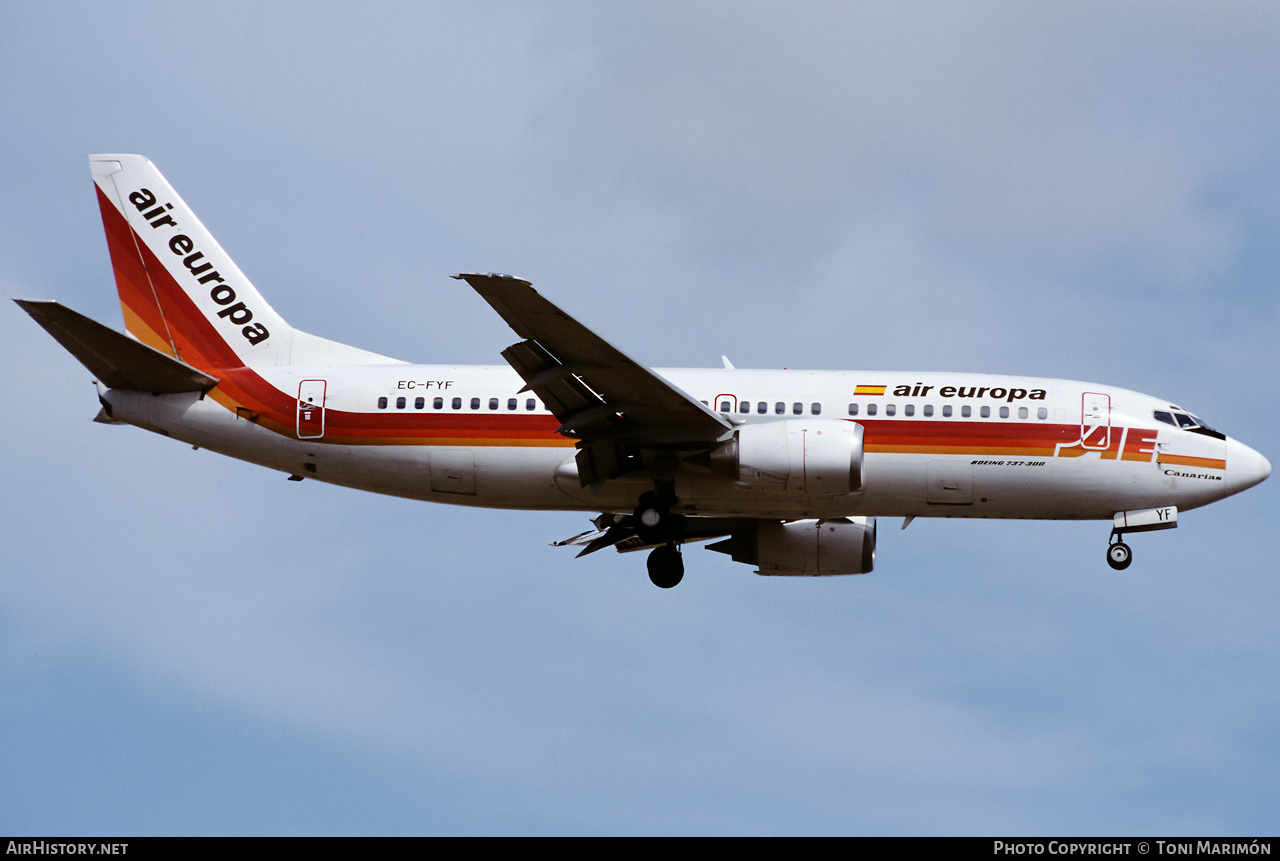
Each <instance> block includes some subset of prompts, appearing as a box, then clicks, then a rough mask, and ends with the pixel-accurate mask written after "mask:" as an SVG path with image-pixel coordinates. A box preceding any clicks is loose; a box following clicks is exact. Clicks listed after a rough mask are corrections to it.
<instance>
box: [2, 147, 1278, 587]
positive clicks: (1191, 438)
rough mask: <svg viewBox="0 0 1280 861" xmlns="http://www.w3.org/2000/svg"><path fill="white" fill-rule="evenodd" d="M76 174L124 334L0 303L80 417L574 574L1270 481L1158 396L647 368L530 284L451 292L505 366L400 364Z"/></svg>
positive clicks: (827, 564) (1125, 528)
mask: <svg viewBox="0 0 1280 861" xmlns="http://www.w3.org/2000/svg"><path fill="white" fill-rule="evenodd" d="M90 165H91V168H92V174H93V179H94V183H95V186H96V189H97V198H98V204H99V207H100V209H101V213H102V219H103V224H104V228H105V231H106V237H107V246H108V249H109V252H110V257H111V265H112V268H113V270H114V274H115V280H116V287H117V290H118V292H119V297H120V304H121V308H122V310H123V314H124V322H125V330H126V331H127V333H128V334H127V335H126V334H122V333H120V332H118V331H116V330H114V329H112V328H109V327H108V326H105V325H103V324H101V323H98V322H96V321H94V320H92V319H90V318H88V317H85V316H83V315H81V314H78V313H77V312H75V311H72V310H71V309H69V308H67V307H65V306H62V305H59V304H58V303H56V302H49V301H33V300H15V301H17V302H18V304H19V305H20V306H21V307H22V308H23V309H24V310H25V311H26V312H27V313H28V314H30V315H31V316H32V317H33V318H34V319H35V320H36V322H38V323H39V324H40V325H41V326H43V327H44V328H45V329H46V330H47V331H48V332H49V333H50V334H51V335H52V336H53V337H54V338H55V339H57V340H58V342H59V343H61V344H62V346H63V347H65V348H66V349H67V350H68V351H69V352H70V353H71V354H72V355H73V356H74V357H75V358H76V359H78V360H79V361H80V362H81V363H82V364H83V365H84V366H85V367H86V368H87V369H88V370H89V371H90V372H91V373H92V374H93V375H94V377H95V385H96V387H97V392H98V401H99V403H100V405H101V409H100V411H99V413H98V415H97V418H96V421H99V422H104V423H107V424H130V425H134V426H136V427H140V428H142V429H144V430H149V431H152V432H154V433H158V434H160V435H162V436H168V437H172V438H174V439H177V440H181V441H183V442H185V443H187V444H190V445H192V446H194V447H196V448H206V449H210V450H212V451H216V452H219V453H221V454H225V455H228V456H230V457H235V458H239V459H241V460H246V461H249V462H251V463H255V464H259V465H261V466H265V467H268V468H270V469H274V470H279V471H281V472H283V473H285V474H287V475H288V477H289V479H290V480H293V481H301V480H303V479H308V478H311V479H316V480H318V481H325V482H332V483H334V484H339V485H345V486H348V487H354V488H359V489H363V490H369V491H374V492H377V493H386V494H392V495H396V496H401V497H407V498H411V499H420V500H426V501H431V502H444V503H452V504H456V505H470V506H479V507H489V508H509V509H537V510H563V511H588V512H598V515H597V516H596V517H595V518H594V519H593V521H592V526H593V528H592V529H590V530H588V531H586V532H583V533H581V534H579V535H575V536H573V537H572V538H568V539H565V540H563V541H557V542H554V543H555V544H557V545H561V546H575V547H581V548H582V550H581V552H580V553H579V554H578V555H579V556H582V555H586V554H589V553H593V552H595V551H597V550H601V549H604V548H607V547H614V548H615V549H617V550H618V551H620V552H629V551H639V550H648V551H649V555H648V563H647V569H648V573H649V578H650V579H651V580H652V581H653V583H654V584H655V585H657V586H659V587H662V588H671V587H672V586H675V585H676V584H678V583H679V582H680V581H681V579H682V578H683V576H684V560H683V555H682V548H683V546H684V545H685V544H688V543H692V542H702V541H714V542H715V543H711V544H709V545H707V548H708V549H710V550H714V551H717V552H720V553H724V554H728V555H729V556H730V557H731V558H732V559H733V560H734V561H737V562H743V563H746V564H749V565H754V566H757V572H758V573H760V574H766V575H783V576H830V575H847V574H862V573H867V572H870V571H871V570H872V568H873V566H874V564H875V550H876V518H877V517H902V518H903V524H902V528H903V529H905V528H906V526H907V524H909V523H910V522H911V521H912V520H913V519H915V518H918V517H964V518H1027V519H1051V520H1104V521H1105V520H1109V521H1111V532H1110V536H1109V538H1108V544H1107V554H1106V556H1107V562H1108V564H1109V565H1110V566H1111V567H1112V568H1114V569H1116V570H1122V569H1125V568H1127V567H1128V566H1129V564H1130V562H1131V561H1132V551H1131V550H1130V548H1129V546H1128V545H1127V544H1126V543H1125V542H1124V540H1123V539H1124V537H1125V536H1126V535H1128V534H1130V533H1135V532H1145V531H1155V530H1163V529H1170V528H1175V527H1176V526H1177V525H1178V513H1179V512H1180V511H1187V510H1189V509H1193V508H1197V507H1199V506H1202V505H1207V504H1208V503H1210V502H1214V501H1216V500H1219V499H1223V498H1225V497H1227V496H1231V495H1232V494H1235V493H1239V492H1240V491H1242V490H1245V489H1246V488H1249V487H1252V486H1253V485H1255V484H1258V483H1260V482H1262V481H1263V480H1265V479H1266V478H1267V476H1268V475H1270V473H1271V464H1270V463H1269V462H1268V461H1267V459H1266V458H1265V457H1263V456H1262V455H1261V454H1259V453H1258V452H1256V451H1254V450H1253V449H1250V448H1249V447H1247V446H1245V445H1244V444H1242V443H1240V442H1238V441H1236V440H1234V439H1232V438H1230V437H1227V436H1226V435H1225V434H1223V433H1221V432H1219V431H1217V430H1215V429H1213V428H1212V427H1210V426H1209V425H1208V424H1206V423H1205V422H1204V421H1203V420H1201V419H1200V418H1199V417H1197V416H1196V415H1194V414H1193V413H1191V412H1188V411H1187V410H1184V409H1182V408H1181V407H1179V406H1176V405H1174V404H1172V403H1170V402H1169V401H1166V400H1163V399H1160V398H1155V397H1151V396H1148V395H1144V394H1139V393H1138V392H1133V391H1128V390H1126V389H1121V388H1116V387H1113V386H1105V385H1099V384H1095V383H1085V382H1077V381H1072V380H1057V379H1044V378H1033V377H1020V376H1000V375H988V374H970V373H959V372H953V371H947V372H942V373H916V372H909V373H904V372H898V371H800V370H746V369H737V368H735V367H734V366H733V365H732V364H731V363H730V362H729V360H728V359H727V358H726V359H723V365H724V367H723V368H670V369H667V368H658V369H655V368H650V367H648V366H646V365H644V364H641V363H640V362H638V361H636V360H634V359H632V358H630V357H628V356H627V355H626V354H624V353H623V352H622V351H620V350H618V349H617V348H616V347H614V346H613V345H611V344H610V343H608V342H607V341H605V340H604V339H603V338H601V337H600V336H599V335H597V334H596V333H595V332H592V331H591V330H590V329H588V328H586V327H585V326H583V325H582V324H581V323H579V322H578V321H577V320H575V319H574V318H573V317H571V316H569V315H568V314H567V313H565V312H564V311H562V310H561V309H560V308H559V307H557V306H556V305H554V304H553V303H552V302H550V301H549V300H547V299H546V298H544V297H543V296H542V295H540V294H539V293H538V292H536V291H535V290H534V289H533V287H532V286H531V285H530V283H529V282H528V281H524V280H521V279H519V278H513V277H511V276H508V275H499V274H493V273H465V274H460V275H455V276H453V277H454V278H457V279H460V280H462V281H465V282H466V283H467V284H469V285H470V286H471V287H472V288H473V289H474V290H475V291H476V292H477V293H479V294H480V296H481V297H482V298H483V299H484V300H485V301H487V302H488V303H489V305H491V306H492V307H493V309H494V310H495V311H496V312H497V313H498V315H499V316H501V317H502V319H503V320H505V321H506V323H507V324H508V325H509V326H510V327H511V328H512V329H513V330H514V331H515V334H516V336H517V337H518V338H519V339H520V340H519V341H518V342H517V343H515V344H513V345H511V346H510V347H508V348H507V349H505V350H503V351H502V353H501V355H502V358H503V359H505V360H506V366H501V365H498V366H456V365H416V364H409V363H407V362H403V361H400V360H397V359H392V358H389V357H387V356H383V355H379V354H377V353H372V352H368V351H365V350H362V349H359V348H356V347H351V346H347V345H345V344H341V343H338V342H335V341H330V340H327V339H325V338H321V337H318V336H315V335H310V334H307V333H305V332H302V331H299V330H297V329H294V328H293V327H292V326H290V325H289V324H288V323H287V322H285V320H284V319H283V318H282V317H281V316H280V315H279V314H277V313H276V312H275V311H274V310H273V309H272V308H271V306H270V305H268V304H267V302H266V300H265V299H263V297H262V295H261V294H260V293H259V292H258V291H257V289H255V288H254V286H253V284H252V283H250V281H249V279H248V278H246V277H245V275H244V273H242V272H241V271H240V269H239V268H238V267H237V266H236V265H235V263H233V262H232V260H231V258H230V257H229V256H228V255H227V253H226V252H225V251H223V249H222V247H221V246H220V245H219V244H218V243H217V241H216V240H215V239H214V238H213V236H212V234H210V233H209V231H208V230H207V229H206V228H205V227H204V225H203V224H201V223H200V221H199V219H197V218H196V216H195V214H194V213H193V212H192V210H191V209H190V208H189V207H188V206H187V204H186V203H185V202H183V200H182V198H181V197H179V196H178V194H177V192H175V191H174V190H173V188H172V186H170V185H169V183H168V182H167V181H166V180H165V178H164V177H163V176H162V175H161V174H160V172H159V171H158V170H157V169H156V168H155V166H154V165H153V164H152V163H151V162H150V161H148V160H147V159H146V158H144V157H142V156H140V155H94V156H91V157H90Z"/></svg>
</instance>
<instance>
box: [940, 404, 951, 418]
mask: <svg viewBox="0 0 1280 861" xmlns="http://www.w3.org/2000/svg"><path fill="white" fill-rule="evenodd" d="M942 417H943V418H944V419H949V418H951V404H943V405H942Z"/></svg>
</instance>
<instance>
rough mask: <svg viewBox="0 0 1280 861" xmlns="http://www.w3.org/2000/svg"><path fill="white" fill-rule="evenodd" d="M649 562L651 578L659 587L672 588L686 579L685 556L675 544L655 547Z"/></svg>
mask: <svg viewBox="0 0 1280 861" xmlns="http://www.w3.org/2000/svg"><path fill="white" fill-rule="evenodd" d="M648 564H649V579H650V580H652V581H653V585H655V586H657V587H658V588H659V589H670V588H671V587H672V586H675V585H677V584H679V582H680V581H681V580H683V579H684V558H683V557H681V555H680V550H679V549H678V548H677V547H676V545H674V544H667V545H665V546H663V547H656V548H654V550H653V552H652V553H650V554H649V563H648Z"/></svg>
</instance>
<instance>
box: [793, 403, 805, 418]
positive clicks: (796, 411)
mask: <svg viewBox="0 0 1280 861" xmlns="http://www.w3.org/2000/svg"><path fill="white" fill-rule="evenodd" d="M791 412H792V414H793V415H797V416H802V415H804V404H802V403H800V402H799V401H796V402H795V403H794V404H792V405H791Z"/></svg>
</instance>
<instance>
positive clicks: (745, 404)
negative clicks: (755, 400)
mask: <svg viewBox="0 0 1280 861" xmlns="http://www.w3.org/2000/svg"><path fill="white" fill-rule="evenodd" d="M738 412H740V413H749V412H751V401H739V402H738Z"/></svg>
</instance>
